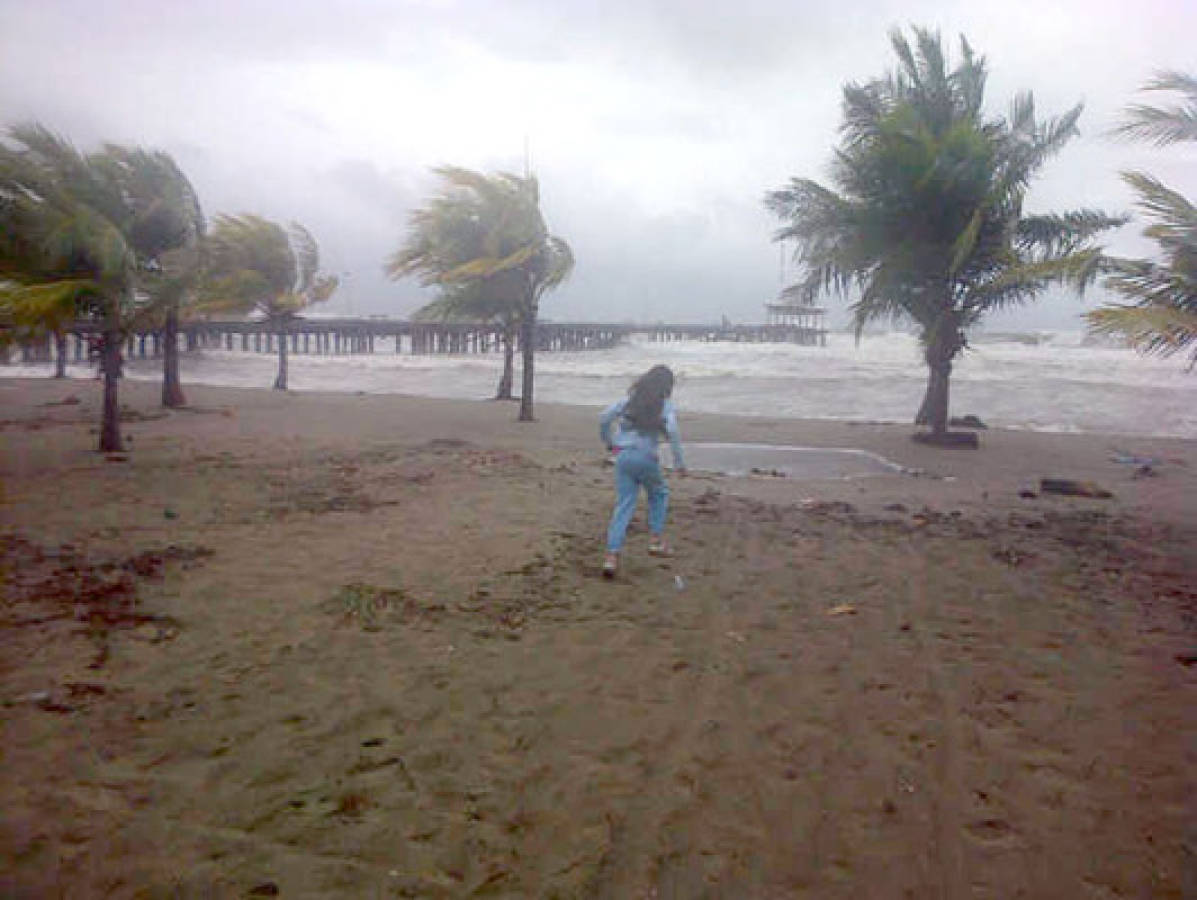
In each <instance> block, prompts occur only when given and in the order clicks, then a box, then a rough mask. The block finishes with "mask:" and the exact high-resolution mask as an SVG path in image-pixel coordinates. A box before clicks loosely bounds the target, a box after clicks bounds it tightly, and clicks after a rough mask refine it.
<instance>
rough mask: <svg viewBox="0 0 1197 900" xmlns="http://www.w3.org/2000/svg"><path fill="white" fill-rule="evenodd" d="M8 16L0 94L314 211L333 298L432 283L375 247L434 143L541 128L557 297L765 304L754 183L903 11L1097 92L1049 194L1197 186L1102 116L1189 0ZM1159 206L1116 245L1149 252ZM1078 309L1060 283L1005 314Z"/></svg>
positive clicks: (1110, 196) (361, 2)
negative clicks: (400, 270) (1162, 184)
mask: <svg viewBox="0 0 1197 900" xmlns="http://www.w3.org/2000/svg"><path fill="white" fill-rule="evenodd" d="M0 21H2V22H3V25H4V27H3V30H2V31H0V118H2V119H4V120H7V121H13V120H22V119H29V118H36V119H39V120H41V121H44V122H45V123H46V124H48V125H50V126H51V127H53V128H56V129H58V130H60V131H62V132H63V133H65V134H67V135H69V136H70V137H72V138H73V139H74V140H75V141H77V142H78V143H80V144H81V145H91V144H94V143H95V142H97V141H99V140H101V139H109V140H114V141H121V142H136V143H145V144H149V145H154V146H159V147H162V148H163V149H166V150H168V151H170V152H172V153H174V154H175V156H176V158H177V159H178V160H179V162H180V164H181V165H182V166H183V167H184V169H185V170H186V171H187V172H188V173H189V174H190V175H191V177H192V179H193V181H194V182H195V183H196V185H197V187H198V188H199V190H200V192H201V195H202V197H203V200H204V204H205V208H206V209H207V210H208V211H209V212H218V211H227V212H237V211H242V210H252V211H256V212H259V213H261V214H263V215H268V216H271V217H275V218H279V219H291V218H295V219H299V220H300V221H303V222H304V223H305V224H307V225H308V226H309V227H310V228H312V230H313V231H314V233H315V234H316V235H317V238H318V239H319V240H320V243H321V247H322V251H323V255H324V258H325V262H326V264H327V266H328V267H329V268H330V269H331V270H334V271H337V272H341V273H346V272H347V273H350V274H349V277H348V279H346V287H345V288H343V289H342V291H341V292H340V293H339V295H338V296H337V297H336V298H335V299H334V300H333V301H332V302H331V303H330V305H329V308H330V310H332V311H348V310H349V309H350V308H352V309H353V311H354V312H357V313H365V312H378V313H391V314H405V313H407V312H410V311H411V310H412V309H414V308H415V307H416V306H418V305H419V304H420V303H422V302H423V301H424V300H425V299H427V294H426V292H422V291H421V290H420V289H419V288H418V286H417V285H415V284H414V283H410V282H408V283H401V284H398V285H395V284H391V283H390V282H388V281H387V280H386V279H385V278H384V277H383V275H382V271H381V265H382V261H383V259H384V258H385V256H386V255H387V254H388V253H389V252H391V251H392V250H393V249H394V248H395V247H396V246H398V244H399V243H400V241H401V240H402V237H403V229H404V226H405V223H406V219H407V216H408V214H409V212H410V211H411V209H412V208H414V207H415V206H417V205H418V204H419V203H420V202H421V201H422V199H423V198H424V197H426V196H427V194H428V192H429V190H430V189H431V187H432V185H433V183H434V181H433V178H432V176H431V175H430V173H429V169H430V167H432V166H434V165H437V164H441V163H446V162H452V163H457V164H462V165H468V166H474V167H478V168H486V169H489V168H506V169H514V170H519V169H520V168H521V167H522V165H523V162H524V143H525V140H528V141H529V142H530V146H531V159H532V162H533V165H534V166H535V168H536V171H537V173H538V174H539V176H540V178H541V182H542V195H543V198H544V207H545V211H546V215H547V216H548V218H549V220H550V222H551V225H552V227H553V229H554V230H555V231H556V232H557V233H559V234H561V235H563V236H564V237H566V238H567V239H568V240H570V242H571V243H572V245H573V246H574V249H575V253H576V255H577V259H578V266H577V270H576V274H575V276H574V278H573V279H572V280H571V281H570V282H569V283H568V284H567V285H566V286H565V287H564V288H563V289H562V290H560V291H559V292H557V294H555V295H554V296H552V297H550V298H549V300H548V301H547V303H546V307H545V308H546V314H547V315H550V316H551V317H553V318H557V319H564V318H588V319H626V318H646V319H662V318H664V319H670V318H674V319H682V320H713V319H715V318H717V317H718V316H719V315H720V314H727V315H729V316H730V317H732V318H733V319H738V320H752V319H754V318H759V317H760V315H761V314H762V308H761V307H762V304H763V303H764V302H766V301H767V300H768V299H770V298H771V297H772V296H773V295H774V294H775V293H776V291H777V288H778V249H777V247H776V246H774V245H772V244H771V243H770V237H771V234H772V231H773V229H774V228H775V226H776V223H775V222H773V221H771V220H770V219H769V218H768V216H767V215H766V214H765V213H764V211H763V209H762V207H761V205H760V200H761V197H762V195H763V193H764V192H765V191H766V190H768V189H770V188H773V187H777V186H779V185H780V184H782V183H784V182H785V181H786V180H787V179H788V178H789V177H791V176H793V175H802V176H812V177H817V178H821V177H825V175H826V170H827V164H828V161H829V159H830V152H831V148H832V146H833V145H834V142H835V138H836V127H837V125H838V120H839V97H840V89H841V86H842V85H843V83H844V82H846V81H849V80H864V79H867V78H870V77H873V76H875V75H880V74H882V73H883V72H884V71H885V70H886V69H887V68H888V67H889V66H890V65H891V64H892V56H891V54H890V52H889V48H888V42H887V36H886V32H887V30H888V28H889V27H890V26H891V25H893V24H905V23H908V22H912V21H913V22H920V23H926V24H930V25H932V26H936V27H939V28H940V29H941V31H942V32H943V34H944V36H945V38H950V39H953V41H954V38H955V35H956V34H958V33H960V32H964V33H966V34H967V35H968V37H969V39H970V41H971V42H972V44H973V45H974V47H976V48H977V49H978V50H979V51H980V52H982V53H984V54H985V55H986V56H987V57H988V59H989V63H990V71H991V79H990V97H991V104H992V105H993V107H994V109H995V110H1000V109H1001V108H1002V107H1003V106H1004V105H1005V103H1006V101H1007V100H1008V98H1009V97H1010V96H1011V95H1012V94H1013V92H1014V91H1016V90H1020V89H1024V88H1030V89H1033V90H1034V91H1035V92H1036V97H1037V99H1038V100H1039V101H1040V105H1041V107H1042V108H1043V109H1045V110H1048V111H1056V112H1059V111H1062V110H1063V109H1065V108H1067V107H1068V106H1070V105H1071V104H1072V103H1075V102H1076V101H1078V100H1082V99H1083V100H1084V101H1085V102H1086V113H1085V115H1084V117H1083V118H1082V123H1081V124H1082V129H1083V131H1084V135H1083V137H1082V138H1081V139H1079V140H1077V141H1076V142H1074V144H1073V145H1072V146H1070V147H1069V148H1067V149H1066V150H1065V152H1064V154H1063V155H1062V156H1061V157H1060V158H1059V159H1058V160H1056V161H1055V162H1053V163H1052V165H1051V166H1050V167H1049V168H1048V170H1047V171H1046V173H1045V176H1044V178H1043V179H1042V180H1041V181H1040V182H1039V183H1037V184H1036V185H1035V187H1034V189H1033V192H1032V194H1031V197H1030V205H1031V206H1032V207H1033V208H1036V209H1047V208H1067V207H1073V206H1082V205H1085V206H1098V207H1105V208H1107V209H1111V210H1119V209H1128V208H1129V207H1130V204H1131V196H1130V194H1129V192H1128V191H1127V190H1126V188H1125V186H1124V185H1123V184H1122V182H1121V180H1120V179H1119V177H1118V174H1117V173H1118V170H1119V169H1124V168H1143V169H1147V170H1149V171H1153V172H1156V173H1158V174H1159V175H1160V176H1161V177H1163V178H1165V179H1166V180H1167V181H1169V183H1171V184H1173V185H1174V186H1175V187H1177V188H1178V189H1181V190H1182V191H1186V192H1187V193H1189V194H1197V181H1195V178H1197V173H1195V172H1194V170H1193V169H1192V166H1191V163H1190V162H1188V161H1186V159H1185V158H1184V156H1183V151H1179V150H1176V149H1172V150H1163V151H1161V150H1153V149H1150V148H1145V147H1141V146H1137V145H1128V144H1119V143H1116V142H1114V141H1111V140H1110V139H1108V138H1107V137H1106V136H1105V132H1106V131H1107V129H1108V128H1109V126H1110V125H1111V124H1112V123H1113V121H1114V120H1115V118H1116V116H1117V113H1118V110H1119V109H1120V108H1121V107H1122V106H1123V105H1125V104H1126V103H1127V102H1129V101H1130V100H1131V99H1132V97H1133V93H1134V91H1135V89H1136V88H1137V87H1138V85H1140V84H1141V83H1142V82H1143V81H1144V80H1145V79H1146V78H1147V77H1148V76H1149V75H1150V73H1151V71H1152V70H1153V69H1156V68H1164V67H1173V68H1182V69H1184V68H1186V67H1188V68H1191V67H1192V55H1191V46H1190V36H1191V34H1192V33H1193V32H1194V26H1195V25H1197V14H1195V13H1194V12H1193V11H1191V10H1190V8H1189V6H1187V5H1184V4H1181V3H1179V2H1169V0H1146V2H1143V3H1140V4H1137V5H1136V6H1135V7H1134V8H1133V9H1131V8H1128V7H1127V6H1126V5H1125V4H1123V3H1121V2H1114V0H1089V2H1081V0H1064V2H1059V3H1055V4H1044V3H1042V2H1033V0H1011V2H1009V3H1005V4H1001V5H1000V6H999V5H996V4H994V5H990V4H984V5H981V4H971V5H966V4H949V3H947V2H945V0H913V2H909V0H908V2H902V3H899V2H897V0H862V2H857V3H842V4H835V5H831V4H800V3H793V2H789V0H742V2H739V3H736V4H728V3H726V2H725V0H670V2H665V0H657V2H635V0H608V2H604V3H602V4H589V3H586V4H584V3H574V2H547V0H506V2H503V3H497V2H493V0H489V2H484V0H424V2H409V3H395V2H390V0H347V2H343V3H339V4H336V5H330V4H327V3H324V2H316V0H293V2H288V3H283V2H281V0H248V2H236V0H210V2H205V3H190V2H186V0H169V2H166V0H122V2H90V3H88V2H82V0H57V2H55V0H43V2H39V3H36V4H35V3H29V2H24V0H0ZM1141 227H1142V226H1141V224H1135V225H1132V226H1129V227H1128V228H1126V229H1123V231H1122V232H1121V233H1119V234H1118V235H1115V236H1113V237H1112V238H1111V240H1110V246H1111V248H1112V249H1114V250H1115V251H1117V252H1123V253H1144V252H1147V251H1148V250H1149V249H1150V247H1149V245H1148V244H1147V243H1146V242H1144V241H1143V240H1142V239H1141V238H1140V237H1139V236H1138V231H1139V230H1140V229H1141ZM833 306H835V307H836V308H837V309H842V306H843V304H842V303H839V302H836V303H833ZM1083 308H1084V307H1083V305H1081V304H1079V303H1078V302H1077V301H1075V300H1072V299H1060V300H1053V301H1051V302H1050V303H1046V304H1043V305H1042V306H1041V307H1040V308H1038V309H1036V310H1029V311H1025V312H1022V313H1016V314H1013V318H1012V319H1011V320H1010V321H1012V322H1013V323H1014V324H1019V323H1026V324H1030V325H1033V324H1035V323H1044V322H1050V323H1052V324H1058V323H1059V322H1060V321H1063V322H1070V321H1074V320H1075V314H1076V312H1078V311H1079V310H1080V309H1083ZM1003 321H1006V320H1005V319H1003Z"/></svg>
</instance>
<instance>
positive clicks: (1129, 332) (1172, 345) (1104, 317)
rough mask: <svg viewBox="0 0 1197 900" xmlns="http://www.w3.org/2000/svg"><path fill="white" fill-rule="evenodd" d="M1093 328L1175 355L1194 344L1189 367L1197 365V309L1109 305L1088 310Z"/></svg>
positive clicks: (1151, 350)
mask: <svg viewBox="0 0 1197 900" xmlns="http://www.w3.org/2000/svg"><path fill="white" fill-rule="evenodd" d="M1085 319H1086V321H1087V322H1088V323H1089V327H1090V329H1092V330H1093V331H1095V332H1097V333H1099V334H1110V335H1117V336H1119V337H1122V338H1124V339H1125V340H1126V341H1127V342H1128V343H1129V344H1130V345H1131V346H1133V347H1135V348H1136V349H1138V350H1140V351H1142V352H1145V353H1157V354H1159V355H1161V356H1171V355H1172V354H1174V353H1177V352H1179V351H1181V350H1184V349H1185V348H1186V347H1192V353H1191V355H1190V357H1189V369H1190V370H1192V369H1193V368H1194V366H1197V311H1195V310H1188V309H1178V308H1176V307H1171V306H1121V305H1116V304H1112V305H1107V306H1103V307H1101V308H1100V309H1095V310H1092V311H1091V312H1088V313H1086V314H1085Z"/></svg>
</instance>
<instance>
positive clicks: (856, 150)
mask: <svg viewBox="0 0 1197 900" xmlns="http://www.w3.org/2000/svg"><path fill="white" fill-rule="evenodd" d="M890 39H891V44H892V46H893V49H894V52H895V54H896V55H897V57H898V60H899V67H898V68H897V69H896V70H894V71H893V72H891V73H890V74H889V75H887V76H885V77H884V78H880V79H875V80H873V81H870V82H868V83H866V84H863V85H857V84H848V85H846V86H845V88H844V96H843V124H842V125H841V128H840V130H841V134H842V136H843V137H842V141H841V144H840V147H839V149H838V150H837V151H836V158H835V162H834V167H833V174H832V179H833V182H834V184H835V188H836V190H833V189H830V188H827V187H824V186H823V185H821V184H819V183H817V182H815V181H812V180H810V179H805V178H795V179H793V180H792V181H791V182H790V184H789V186H788V187H786V188H783V189H781V190H777V191H772V192H770V193H769V194H768V195H766V198H765V203H766V206H767V207H768V208H769V209H770V210H772V211H773V212H774V213H776V214H777V215H778V216H779V217H780V218H781V219H782V220H784V221H785V222H786V224H785V225H783V227H782V228H780V229H779V230H778V231H777V232H776V235H775V239H776V240H793V241H795V242H796V249H795V259H796V261H797V262H798V263H799V264H800V265H801V266H802V267H803V269H804V271H805V277H804V278H803V279H802V280H801V281H800V282H798V283H797V284H795V285H792V286H791V287H789V288H787V289H786V291H785V294H786V295H787V296H788V297H789V298H791V299H798V300H802V301H805V302H813V300H814V298H815V297H816V295H818V294H819V293H820V292H823V291H836V292H839V293H841V294H848V293H849V292H851V291H853V290H856V291H859V294H860V296H859V299H857V300H856V301H855V302H854V303H853V304H852V306H851V311H852V314H853V319H854V323H855V326H856V331H857V336H858V337H859V335H860V333H861V331H862V330H863V329H864V327H865V325H866V324H868V323H869V322H870V321H873V320H875V319H885V318H888V319H909V320H912V321H913V322H915V323H916V324H917V325H918V326H919V329H920V339H921V342H922V345H923V355H924V359H925V361H926V363H927V366H928V369H929V376H928V381H927V389H926V392H925V395H924V398H923V402H922V404H921V406H920V408H919V412H918V415H917V416H916V418H915V421H916V423H917V424H922V425H929V426H930V428H931V430H932V432H933V433H934V434H937V435H939V434H942V433H943V432H945V431H946V430H947V422H948V394H949V379H950V376H951V370H952V361H953V360H954V359H955V358H956V356H957V355H958V354H959V353H960V352H961V351H962V350H964V349H965V347H966V346H967V329H968V328H969V327H971V326H973V325H975V324H976V323H977V322H979V321H980V320H981V319H982V318H983V317H984V316H985V314H986V313H988V312H990V311H992V310H996V309H1001V308H1003V307H1007V306H1010V305H1013V304H1019V303H1025V302H1027V301H1029V300H1031V299H1033V298H1034V297H1036V296H1037V295H1039V294H1040V293H1042V292H1043V291H1044V290H1045V289H1046V288H1047V287H1049V286H1050V285H1053V284H1068V285H1072V286H1074V287H1076V288H1077V289H1078V290H1080V289H1083V288H1084V287H1085V286H1086V285H1087V284H1089V283H1090V282H1091V281H1092V280H1093V278H1094V277H1095V275H1096V274H1097V270H1098V266H1099V263H1100V261H1101V255H1100V251H1099V249H1098V248H1097V247H1094V246H1091V244H1090V241H1091V239H1092V238H1093V236H1095V235H1096V234H1098V233H1100V232H1101V231H1103V230H1105V229H1107V228H1110V227H1113V226H1115V225H1118V224H1120V223H1121V222H1122V221H1123V220H1122V219H1119V218H1115V217H1111V216H1107V215H1105V214H1103V213H1100V212H1097V211H1093V210H1078V211H1074V212H1068V213H1061V214H1045V215H1024V213H1023V202H1024V198H1025V196H1026V192H1027V189H1028V187H1029V185H1030V182H1031V180H1032V179H1033V177H1034V176H1035V175H1036V173H1037V172H1038V171H1039V169H1040V168H1041V167H1042V166H1043V164H1044V163H1045V162H1046V161H1047V160H1048V159H1049V158H1050V157H1051V156H1053V155H1054V154H1055V153H1057V152H1058V151H1059V150H1060V149H1061V148H1062V147H1063V146H1064V144H1066V143H1067V142H1068V140H1069V139H1070V138H1072V137H1073V136H1074V135H1075V134H1076V133H1077V131H1076V122H1077V119H1078V118H1079V116H1080V113H1081V107H1080V106H1079V105H1078V106H1076V107H1074V108H1073V109H1071V110H1069V111H1068V112H1067V113H1065V114H1064V115H1063V116H1060V117H1059V118H1055V119H1048V120H1046V121H1040V120H1039V119H1038V118H1037V117H1036V114H1035V105H1034V101H1033V99H1032V97H1031V95H1030V94H1029V93H1028V94H1020V95H1018V96H1016V97H1015V98H1014V101H1013V102H1012V104H1011V106H1010V112H1009V114H1008V116H1006V117H1004V118H992V119H991V118H987V117H986V116H985V114H984V113H983V111H982V104H983V101H984V95H985V80H986V68H985V61H984V59H983V58H981V57H978V56H976V55H975V54H974V53H973V51H972V48H971V47H970V46H969V44H968V42H967V41H966V40H964V39H963V38H961V60H960V62H959V63H958V64H957V66H956V67H955V68H954V69H950V70H949V68H948V64H947V60H946V58H945V55H944V51H943V48H942V46H941V42H940V38H939V35H938V34H937V33H935V32H932V31H929V30H926V29H921V28H915V29H914V44H913V46H912V45H911V43H910V42H909V41H907V39H906V38H905V37H904V36H903V35H902V34H901V33H900V32H898V31H894V32H892V33H891V38H890Z"/></svg>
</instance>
